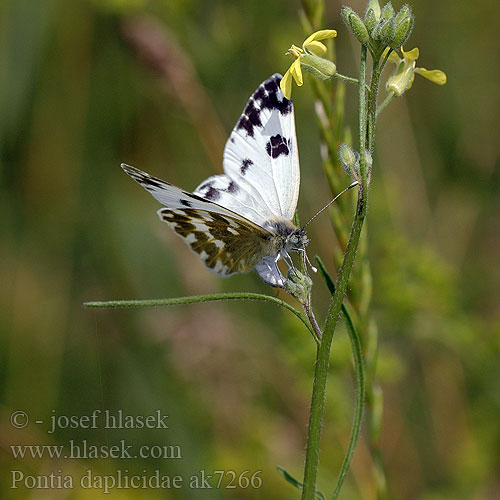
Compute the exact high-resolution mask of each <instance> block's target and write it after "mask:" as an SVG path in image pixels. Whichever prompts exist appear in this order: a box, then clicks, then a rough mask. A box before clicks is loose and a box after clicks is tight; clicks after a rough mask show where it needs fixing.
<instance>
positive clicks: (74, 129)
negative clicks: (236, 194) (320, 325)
mask: <svg viewBox="0 0 500 500" xmlns="http://www.w3.org/2000/svg"><path fill="white" fill-rule="evenodd" d="M349 5H350V6H351V7H353V8H354V9H356V10H357V11H358V12H363V10H364V3H363V2H360V1H353V2H349ZM412 5H413V7H414V12H415V15H416V24H415V29H414V32H413V35H412V37H411V39H410V43H408V44H407V47H406V48H412V47H414V46H418V47H419V48H420V54H421V56H420V59H419V61H418V65H421V66H424V67H426V68H429V69H433V68H439V69H442V70H444V71H445V72H446V73H447V75H448V84H447V85H446V86H445V87H442V88H441V87H437V86H434V85H432V84H431V83H429V82H427V81H425V80H424V79H423V78H420V77H418V76H417V78H416V81H415V83H414V86H413V88H412V90H411V92H408V93H407V94H406V95H405V97H404V98H401V99H398V100H396V101H395V102H394V103H393V104H391V106H390V107H389V108H388V109H387V111H384V114H383V115H382V117H381V119H380V120H379V127H378V135H377V156H376V161H375V167H374V172H373V184H372V189H371V201H370V207H369V208H370V210H369V215H368V218H369V235H370V238H369V240H370V246H369V257H370V262H371V265H372V270H373V275H374V278H373V296H374V305H373V307H374V314H375V317H376V319H377V322H378V328H379V334H380V359H379V363H378V372H377V377H378V380H379V381H380V383H381V385H382V387H383V389H384V397H385V412H384V425H383V432H382V438H381V439H382V450H383V457H384V462H385V465H386V469H387V471H386V472H387V477H388V483H389V491H390V493H391V496H392V498H395V499H425V500H437V499H454V500H457V499H478V500H479V499H481V500H483V499H496V498H499V497H500V384H499V380H500V369H499V366H500V362H499V359H500V335H499V330H500V318H499V310H500V286H499V284H500V267H499V266H498V255H499V247H500V234H499V232H498V213H499V208H500V198H499V189H498V184H499V183H498V181H499V169H498V166H499V162H498V158H499V156H498V152H499V141H498V131H499V129H500V123H499V112H498V111H499V109H500V106H499V104H500V103H499V100H500V99H499V97H500V93H499V92H498V81H499V78H500V71H499V64H498V54H499V49H500V47H499V45H500V43H499V38H498V34H497V28H498V26H497V24H498V23H497V19H498V12H497V8H498V6H497V5H496V3H495V2H491V1H489V0H477V1H475V2H467V1H458V2H457V1H453V0H443V1H441V2H432V1H428V0H416V1H415V2H412ZM400 6H401V5H400V4H399V3H396V4H395V7H396V8H399V7H400ZM299 8H300V4H299V2H298V1H292V2H290V1H284V0H281V1H277V2H267V1H255V2H247V1H243V0H237V1H234V0H232V1H229V0H225V1H223V0H213V1H211V2H206V1H202V0H185V1H174V0H166V1H160V0H157V1H154V0H151V1H147V0H94V1H91V0H73V1H71V2H63V1H61V0H41V1H33V0H3V1H2V2H1V4H0V228H1V233H0V280H1V287H0V343H1V349H0V352H1V364H0V388H1V420H0V442H1V455H0V461H1V462H0V463H1V470H2V484H1V490H2V493H0V494H1V495H2V498H9V499H11V498H21V499H25V498H26V499H27V498H35V499H39V498H51V499H53V498H71V499H73V498H75V499H77V498H94V497H98V496H100V495H101V494H102V490H99V489H90V490H82V489H81V488H79V487H78V484H76V483H78V478H79V477H80V476H82V475H83V474H85V472H86V470H87V469H88V468H89V469H91V470H92V472H93V474H95V475H112V474H115V473H116V471H117V470H119V469H121V470H125V469H127V470H129V471H131V472H130V473H136V472H137V473H139V474H141V473H142V472H141V471H143V470H146V471H148V472H147V473H148V474H150V472H151V471H154V470H156V469H159V470H160V471H161V473H162V474H164V475H170V476H173V475H177V474H179V475H182V476H183V477H185V478H189V477H190V476H191V475H194V474H197V473H199V471H200V470H201V469H205V470H206V471H207V473H210V472H211V471H213V470H226V471H235V472H236V473H237V474H239V473H240V472H242V471H245V470H249V471H251V473H253V472H255V471H258V470H262V471H263V472H262V475H261V476H260V477H261V478H262V487H261V488H260V489H259V490H252V489H239V488H237V489H220V490H217V489H211V490H208V489H205V490H201V489H189V488H187V487H185V488H182V489H178V490H174V489H171V490H155V489H138V490H134V489H115V490H113V493H112V495H113V496H114V497H115V498H151V499H155V498H172V499H197V498H207V499H212V498H213V499H219V498H221V499H222V498H224V499H226V498H227V499H243V498H249V499H250V498H266V499H282V498H298V493H297V492H296V491H294V490H293V489H292V487H291V486H290V485H288V484H287V483H285V482H284V481H283V479H282V478H281V477H280V476H279V474H278V473H277V472H276V469H275V468H276V466H277V465H282V466H284V467H286V468H287V469H288V470H289V471H290V472H292V473H293V474H294V475H296V476H298V477H300V476H301V473H302V466H303V457H304V446H305V433H306V425H307V419H308V409H309V403H310V401H309V398H310V392H311V386H312V376H313V369H314V366H313V365H314V356H315V352H314V344H313V342H312V341H311V339H310V337H309V334H308V333H307V332H305V331H304V330H303V328H302V327H301V325H300V324H299V323H298V322H297V321H296V319H295V318H294V317H293V316H290V315H289V314H288V313H287V312H283V311H282V310H276V309H274V308H273V306H271V305H268V304H260V303H259V304H253V303H249V304H241V303H230V304H216V305H209V304H204V305H196V306H183V307H177V308H172V309H163V310H144V311H131V310H116V311H103V310H100V311H96V310H88V309H83V308H82V303H83V302H84V301H87V300H108V299H121V298H123V299H124V298H159V297H173V296H177V295H185V294H197V293H210V292H216V291H258V292H263V293H274V292H273V291H272V290H270V289H268V288H266V287H265V285H264V284H263V283H262V282H260V281H259V279H258V278H257V277H256V275H254V274H253V273H252V274H249V275H244V276H236V277H232V278H229V279H227V280H222V279H218V278H216V277H214V276H213V275H211V274H210V273H209V272H208V271H207V270H205V268H204V267H203V266H202V265H201V264H200V263H199V262H198V261H197V259H196V257H195V256H194V255H193V254H191V253H190V252H188V251H187V250H186V248H185V246H184V244H183V242H182V241H181V240H180V239H179V238H177V237H176V236H175V235H174V234H173V232H171V231H170V230H168V228H167V227H166V226H165V225H162V224H161V223H160V221H159V220H158V218H157V216H156V214H155V211H156V210H157V208H158V205H157V203H156V202H155V201H154V200H153V199H151V197H150V196H149V195H147V193H145V192H144V191H143V190H141V189H140V188H139V187H138V186H137V185H135V184H134V183H133V182H132V181H131V180H130V179H129V178H128V177H127V176H126V175H124V173H123V172H122V171H121V170H120V168H119V164H120V163H121V162H122V161H123V162H127V163H130V164H132V165H135V166H137V167H139V168H141V169H144V170H146V171H148V172H150V173H152V174H154V175H157V176H159V177H161V178H164V179H166V180H169V181H170V182H172V183H174V184H177V185H180V186H182V187H184V188H186V189H193V188H194V187H195V186H196V185H197V184H198V183H199V182H200V181H201V180H202V179H204V178H206V177H208V176H209V175H212V174H213V173H216V172H220V171H221V158H222V150H223V147H224V142H225V140H226V138H227V136H228V134H229V132H230V130H231V128H232V127H233V125H234V123H235V122H236V120H237V118H238V116H239V114H240V112H241V110H242V109H243V106H244V104H245V102H246V99H247V98H248V96H249V95H250V93H251V92H252V91H253V90H254V89H255V87H256V86H257V85H258V84H259V83H260V82H261V81H262V80H264V79H265V78H267V77H268V76H269V75H271V74H272V73H274V72H276V71H280V72H284V71H285V70H286V69H287V67H288V65H289V63H290V60H289V59H287V58H285V57H284V56H283V53H284V51H285V50H286V49H287V48H288V47H289V46H290V45H291V43H295V44H299V42H301V41H302V40H303V38H304V36H303V33H302V30H301V27H300V23H299V21H298V15H297V13H298V10H299ZM339 11H340V3H338V2H335V1H332V2H327V9H326V19H327V23H326V24H327V26H326V27H329V28H335V29H337V30H338V32H339V37H338V39H337V45H336V46H337V63H338V67H339V70H340V71H341V72H342V73H344V74H346V73H347V74H353V73H354V72H355V70H356V69H355V68H356V64H357V60H358V48H357V47H356V45H355V43H354V42H353V39H352V37H350V36H349V34H348V33H347V30H346V29H345V27H344V26H343V25H342V23H341V22H340V19H339ZM145 44H147V45H148V46H149V47H150V49H151V51H152V52H148V53H146V52H144V51H140V50H139V51H138V50H137V47H138V45H141V46H144V45H145ZM152 54H153V55H154V57H153V56H152ZM347 91H348V101H347V111H348V115H347V121H348V122H349V123H350V124H351V126H352V127H355V118H356V117H355V114H356V107H355V106H356V104H355V97H356V96H355V94H356V92H355V88H354V87H348V88H347ZM294 101H295V106H296V119H297V133H298V140H299V147H300V153H301V165H302V188H301V199H300V202H299V207H300V211H301V214H302V215H303V217H304V218H305V217H307V216H308V215H310V214H312V213H314V211H316V210H317V209H318V208H320V206H322V205H323V204H324V203H326V201H328V199H329V196H330V195H329V192H328V189H327V188H326V186H325V182H324V177H323V174H322V172H321V165H320V160H319V158H320V156H319V139H318V133H317V130H316V118H315V116H314V111H313V99H312V94H311V92H310V86H309V85H308V83H307V82H306V83H305V85H304V87H303V88H302V89H300V90H298V89H294ZM348 182H349V181H348V179H347V178H346V179H345V183H346V185H347V183H348ZM310 235H311V236H312V238H313V242H312V243H311V252H310V254H311V255H314V253H316V252H317V253H319V254H320V255H321V256H322V258H323V260H324V261H325V262H327V263H328V262H329V259H331V248H332V245H335V238H334V236H333V233H332V232H331V230H330V227H329V222H328V217H326V216H323V217H322V218H320V219H318V220H317V221H315V223H314V224H313V225H312V227H311V230H310ZM314 293H315V295H314V299H315V303H316V306H317V308H318V310H319V311H320V312H322V313H324V312H325V309H326V305H327V300H328V294H327V292H326V290H325V289H324V286H323V284H322V283H321V280H320V279H319V278H318V279H317V280H316V286H315V288H314ZM350 356H351V355H350V348H349V342H348V340H347V336H346V334H345V332H344V330H343V329H342V328H340V329H339V332H338V333H337V334H336V339H335V344H334V351H333V361H332V367H331V377H330V381H329V395H328V398H329V399H328V408H327V415H326V427H325V432H324V440H323V445H322V461H321V472H320V483H319V486H320V488H321V489H323V491H325V492H327V493H330V491H331V488H332V486H333V484H334V478H335V477H336V474H337V471H338V469H339V467H340V464H341V461H342V458H343V452H344V450H345V448H346V444H347V441H348V438H349V431H350V425H351V415H352V407H353V396H354V394H353V382H352V368H351V357H350ZM94 409H101V410H104V409H109V410H110V411H112V412H116V411H118V410H122V411H123V413H125V414H131V415H149V414H154V412H155V411H156V410H161V412H162V413H163V414H167V415H168V416H169V417H168V424H169V429H168V430H161V429H155V430H148V429H136V430H132V429H125V430H113V429H103V428H99V429H82V428H77V429H61V430H58V431H56V432H55V433H53V434H49V433H48V432H47V431H48V430H49V428H50V418H51V416H53V415H55V414H57V415H68V416H69V415H80V416H81V415H88V414H90V413H91V412H92V411H93V410H94ZM15 410H24V411H26V412H27V413H28V415H29V417H30V420H31V422H30V424H29V425H28V426H27V427H25V428H23V429H14V428H13V427H12V426H11V423H10V416H11V414H12V412H13V411H15ZM35 420H43V421H44V424H36V423H34V422H35ZM122 439H124V440H126V441H127V443H129V444H133V445H134V446H136V445H137V446H139V445H164V444H168V445H178V446H180V447H181V450H182V457H183V458H182V459H178V460H176V459H170V460H155V459H152V458H150V459H142V460H139V459H138V460H118V459H109V458H108V459H91V458H89V459H74V460H69V459H59V460H57V459H50V458H47V457H46V458H43V459H40V458H38V459H24V460H22V459H20V458H17V459H15V458H13V456H12V451H11V448H10V445H12V444H42V445H54V444H56V445H67V444H68V443H69V441H70V440H74V441H75V442H81V441H82V440H86V441H87V443H88V445H91V444H93V445H112V444H116V443H119V441H120V440H122ZM12 470H18V471H21V473H22V474H24V475H25V476H37V475H47V474H50V472H56V473H59V474H70V475H72V476H73V477H74V478H75V488H74V489H69V490H65V489H59V490H57V491H54V490H52V491H49V490H43V489H29V488H26V487H25V486H23V484H19V488H18V489H10V486H11V483H12V472H11V471H12ZM58 471H60V472H58ZM21 473H20V474H21ZM229 479H230V478H229V477H226V478H225V479H224V481H223V484H227V483H228V481H229ZM342 498H345V499H367V500H370V499H375V498H376V497H375V489H374V481H373V473H372V465H371V458H370V453H369V449H368V445H367V442H366V439H364V438H363V439H362V440H361V442H360V444H359V446H358V449H357V451H356V455H355V459H354V462H353V465H352V469H351V472H350V474H349V476H348V480H347V482H346V485H345V488H344V491H343V496H342Z"/></svg>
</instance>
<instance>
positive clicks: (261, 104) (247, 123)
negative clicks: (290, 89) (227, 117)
mask: <svg viewBox="0 0 500 500" xmlns="http://www.w3.org/2000/svg"><path fill="white" fill-rule="evenodd" d="M281 78H282V76H281V75H279V74H275V75H273V76H272V77H271V78H268V79H267V80H266V81H265V82H263V83H262V84H260V85H259V87H258V88H257V90H256V91H255V92H254V93H253V94H252V97H250V99H249V100H248V103H247V105H246V107H245V109H244V111H243V114H242V115H241V117H240V119H239V120H238V123H237V125H236V128H237V129H238V130H244V131H245V132H246V134H247V136H250V137H254V134H255V128H256V127H257V128H259V127H262V120H261V118H260V113H261V111H262V110H263V109H267V110H271V111H272V110H277V111H279V112H280V114H281V115H287V114H288V113H290V112H291V111H292V101H291V100H289V99H286V98H285V97H284V96H283V93H282V92H281V89H280V86H279V84H280V81H281Z"/></svg>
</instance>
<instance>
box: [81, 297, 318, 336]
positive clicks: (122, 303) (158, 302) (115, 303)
mask: <svg viewBox="0 0 500 500" xmlns="http://www.w3.org/2000/svg"><path fill="white" fill-rule="evenodd" d="M222 300H257V301H261V302H271V303H272V304H276V305H278V306H281V307H284V308H285V309H288V310H289V311H290V312H291V313H293V314H295V316H297V318H299V319H300V321H302V323H304V325H305V326H306V328H307V329H308V330H309V332H310V333H311V335H312V336H313V338H314V340H315V342H316V343H317V342H318V339H317V338H316V332H315V331H314V328H313V327H312V325H311V324H310V323H309V321H307V319H306V317H305V316H304V315H303V314H302V313H301V312H300V311H298V310H297V309H295V307H293V306H291V305H290V304H288V303H287V302H285V301H284V300H281V299H278V298H277V297H271V296H270V295H264V294H261V293H214V294H210V295H193V296H191V297H174V298H170V299H151V300H110V301H107V302H85V303H84V304H83V306H84V307H100V308H130V307H164V306H177V305H182V304H196V303H199V302H217V301H222Z"/></svg>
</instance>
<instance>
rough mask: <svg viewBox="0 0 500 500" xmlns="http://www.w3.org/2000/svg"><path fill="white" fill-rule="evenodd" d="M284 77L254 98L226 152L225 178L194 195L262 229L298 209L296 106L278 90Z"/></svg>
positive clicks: (276, 78) (205, 185)
mask: <svg viewBox="0 0 500 500" xmlns="http://www.w3.org/2000/svg"><path fill="white" fill-rule="evenodd" d="M280 80H281V75H279V74H275V75H273V76H272V77H271V78H268V79H267V80H266V81H264V82H263V83H262V84H261V85H259V87H258V88H257V89H256V90H255V92H254V93H253V94H252V96H251V97H250V99H249V100H248V102H247V105H246V106H245V109H244V111H243V114H242V115H241V116H240V118H239V120H238V122H237V124H236V126H235V127H234V129H233V131H232V133H231V135H230V137H229V139H228V141H227V143H226V147H225V150H224V161H223V167H224V172H225V174H223V175H217V176H212V177H210V178H208V179H207V180H206V181H204V182H202V183H201V184H200V185H199V186H198V187H197V188H196V190H195V191H194V192H195V193H196V194H199V195H200V196H202V197H203V198H205V199H207V200H211V201H214V202H217V203H219V204H221V205H223V206H225V207H227V208H230V209H231V210H233V211H235V212H237V213H239V214H241V215H243V216H245V217H246V218H248V219H250V220H252V221H253V222H255V223H257V224H262V223H263V222H264V221H265V220H266V219H269V218H270V217H275V216H279V217H284V218H286V219H291V218H292V217H293V215H294V213H295V209H296V206H297V198H298V194H299V184H300V171H299V161H298V148H297V139H296V135H295V120H294V114H293V105H292V101H290V100H288V99H286V98H285V97H284V96H283V93H282V92H281V90H280V88H279V83H280Z"/></svg>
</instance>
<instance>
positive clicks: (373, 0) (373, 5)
mask: <svg viewBox="0 0 500 500" xmlns="http://www.w3.org/2000/svg"><path fill="white" fill-rule="evenodd" d="M368 9H372V10H373V12H374V13H375V20H376V21H377V23H378V22H379V21H380V14H381V10H380V4H379V3H378V0H369V2H368V7H367V10H368Z"/></svg>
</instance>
